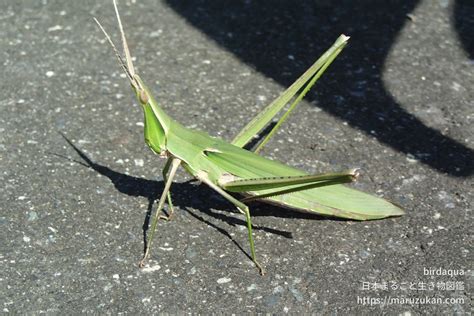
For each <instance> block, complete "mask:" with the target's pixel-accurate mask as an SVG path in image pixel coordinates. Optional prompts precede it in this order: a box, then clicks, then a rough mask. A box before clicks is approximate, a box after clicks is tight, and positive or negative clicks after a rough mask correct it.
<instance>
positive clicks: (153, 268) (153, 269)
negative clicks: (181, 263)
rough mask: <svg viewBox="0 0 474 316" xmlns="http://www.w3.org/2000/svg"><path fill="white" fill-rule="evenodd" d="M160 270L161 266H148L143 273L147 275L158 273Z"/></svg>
mask: <svg viewBox="0 0 474 316" xmlns="http://www.w3.org/2000/svg"><path fill="white" fill-rule="evenodd" d="M160 269H161V266H159V265H154V266H146V267H144V268H143V269H142V270H141V271H143V272H145V273H147V272H155V271H158V270H160Z"/></svg>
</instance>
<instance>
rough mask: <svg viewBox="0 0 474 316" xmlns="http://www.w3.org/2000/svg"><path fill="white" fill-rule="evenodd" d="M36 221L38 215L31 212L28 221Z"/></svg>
mask: <svg viewBox="0 0 474 316" xmlns="http://www.w3.org/2000/svg"><path fill="white" fill-rule="evenodd" d="M37 219H38V213H36V212H35V211H31V212H29V213H28V221H30V222H33V221H35V220H37Z"/></svg>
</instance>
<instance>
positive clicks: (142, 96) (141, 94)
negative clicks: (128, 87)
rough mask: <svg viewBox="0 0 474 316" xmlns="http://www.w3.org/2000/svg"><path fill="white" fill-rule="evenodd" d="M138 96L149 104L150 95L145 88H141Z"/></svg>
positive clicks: (143, 102) (144, 102)
mask: <svg viewBox="0 0 474 316" xmlns="http://www.w3.org/2000/svg"><path fill="white" fill-rule="evenodd" d="M138 98H139V99H140V102H141V103H142V104H147V103H148V100H150V97H149V96H148V93H146V91H145V90H141V91H140V93H139V95H138Z"/></svg>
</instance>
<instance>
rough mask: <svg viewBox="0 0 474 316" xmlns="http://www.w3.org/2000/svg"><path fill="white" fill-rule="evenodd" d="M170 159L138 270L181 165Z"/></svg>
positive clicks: (146, 255) (143, 260) (146, 256)
mask: <svg viewBox="0 0 474 316" xmlns="http://www.w3.org/2000/svg"><path fill="white" fill-rule="evenodd" d="M170 159H172V160H171V171H170V174H169V177H168V179H167V181H166V184H165V188H164V189H163V193H161V198H160V201H159V202H158V207H157V209H156V214H155V217H154V218H153V222H152V223H151V228H150V235H149V236H148V239H147V242H146V246H145V253H144V254H143V258H142V260H140V263H139V264H138V266H139V267H140V268H143V267H144V266H145V261H146V259H147V258H148V255H149V253H150V247H151V242H152V240H153V236H154V235H155V230H156V225H157V224H158V220H159V219H160V215H161V210H162V209H163V206H164V205H165V200H166V198H167V197H168V193H169V190H170V187H171V183H173V178H174V176H175V175H176V171H177V170H178V167H179V165H180V164H181V160H180V159H178V158H174V157H173V158H170Z"/></svg>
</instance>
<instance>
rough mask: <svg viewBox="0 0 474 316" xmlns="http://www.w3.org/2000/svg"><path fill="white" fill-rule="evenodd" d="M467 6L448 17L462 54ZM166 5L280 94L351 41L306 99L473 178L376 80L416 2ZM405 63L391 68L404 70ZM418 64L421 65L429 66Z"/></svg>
mask: <svg viewBox="0 0 474 316" xmlns="http://www.w3.org/2000/svg"><path fill="white" fill-rule="evenodd" d="M468 2H470V1H466V0H458V1H456V6H455V12H454V14H455V17H456V26H457V29H458V30H462V32H461V31H460V32H459V34H460V36H461V38H469V35H471V37H470V38H471V40H470V42H469V43H470V44H466V47H472V28H471V29H469V28H468V27H466V26H467V24H466V23H465V22H463V21H468V20H469V19H468V17H466V13H463V11H462V10H464V9H466V7H467V6H468V4H467V3H468ZM166 3H167V4H168V6H169V7H171V8H172V9H173V10H174V11H176V12H177V13H178V14H180V15H181V16H182V17H184V18H185V19H186V20H187V22H189V23H190V24H191V25H193V26H194V27H195V28H197V29H199V30H200V31H202V32H203V33H205V34H206V35H207V36H209V38H211V39H212V40H214V41H215V42H216V43H217V44H219V45H220V46H222V47H223V48H224V49H226V50H228V51H229V52H231V53H233V54H234V55H235V56H236V57H238V58H239V59H240V60H242V61H243V62H245V63H246V64H248V65H250V66H251V67H254V68H255V70H257V71H259V72H260V73H262V74H264V75H265V76H267V77H269V78H272V79H274V80H275V81H277V82H278V83H279V84H281V85H282V86H284V87H287V86H289V85H290V84H291V83H292V82H293V80H294V79H295V78H296V77H298V75H299V74H301V73H303V72H304V70H305V69H306V68H307V67H308V65H310V64H312V63H313V62H314V60H315V56H318V55H319V54H320V53H321V52H322V51H324V50H325V49H326V48H327V47H329V46H330V44H331V43H332V41H333V40H334V39H335V38H336V37H337V36H338V35H339V34H341V33H344V34H346V35H349V36H351V37H352V40H351V41H350V43H349V46H348V48H346V50H345V52H343V54H341V55H340V56H339V57H338V59H337V61H336V62H335V63H334V65H331V68H330V71H328V72H326V73H325V74H324V78H322V79H323V80H322V81H321V82H318V84H317V87H316V91H317V93H314V92H312V93H309V94H308V95H307V96H306V98H307V100H309V101H310V102H312V103H317V104H318V106H319V107H320V108H321V109H323V110H324V111H326V112H328V113H330V114H331V115H333V116H335V117H338V118H339V119H342V120H344V121H345V122H347V123H348V124H349V125H350V126H352V127H353V128H355V129H358V130H360V131H362V132H364V133H366V134H368V135H370V137H375V138H376V139H377V140H378V141H379V142H381V143H383V144H385V145H387V146H389V147H391V148H393V149H395V150H397V151H399V152H402V153H404V154H407V155H408V154H409V155H412V156H413V157H415V158H416V159H417V160H418V161H420V162H421V163H424V164H426V165H428V166H430V167H431V168H433V169H435V170H437V171H438V172H443V173H447V174H448V175H451V176H456V177H468V176H471V175H473V174H474V160H473V159H472V157H474V150H473V149H471V148H469V147H467V146H466V145H464V144H462V143H461V142H459V141H457V140H455V139H453V138H451V137H449V136H447V135H443V134H442V133H441V132H440V131H438V130H437V129H435V128H432V127H430V126H428V125H426V124H425V123H424V122H423V121H422V120H420V119H419V118H417V116H416V115H414V114H412V113H410V112H409V111H407V110H406V109H405V107H404V105H403V104H399V103H398V102H397V100H396V99H395V98H394V97H393V96H392V94H391V93H390V91H388V89H387V88H386V84H385V82H384V81H383V77H384V73H385V68H386V65H385V63H386V60H387V57H388V55H389V54H390V52H391V49H392V47H393V45H394V43H395V42H396V40H397V38H398V36H399V33H400V31H401V30H402V29H403V27H404V26H405V24H407V23H416V22H410V20H409V19H408V18H407V17H408V16H410V13H411V12H413V10H414V9H415V7H416V6H417V5H418V3H419V0H406V1H371V0H367V1H352V0H343V1H339V2H338V4H337V5H336V4H335V3H333V2H332V1H326V0H319V1H314V0H301V1H292V0H282V1H212V0H196V1H191V2H189V1H183V0H166ZM467 12H469V11H467ZM470 12H472V9H471V11H470ZM463 17H464V18H463ZM463 43H466V41H463ZM408 58H409V57H401V58H399V59H400V60H399V62H402V63H410V62H411V61H410V60H409V59H408ZM422 62H423V63H427V66H429V64H430V63H435V62H436V61H430V60H423V61H422ZM423 66H424V65H423V64H422V65H420V67H423ZM399 80H400V81H402V80H403V78H400V79H399ZM415 93H419V92H415ZM422 93H429V91H427V92H422ZM316 120H317V118H316ZM315 124H317V123H315Z"/></svg>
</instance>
